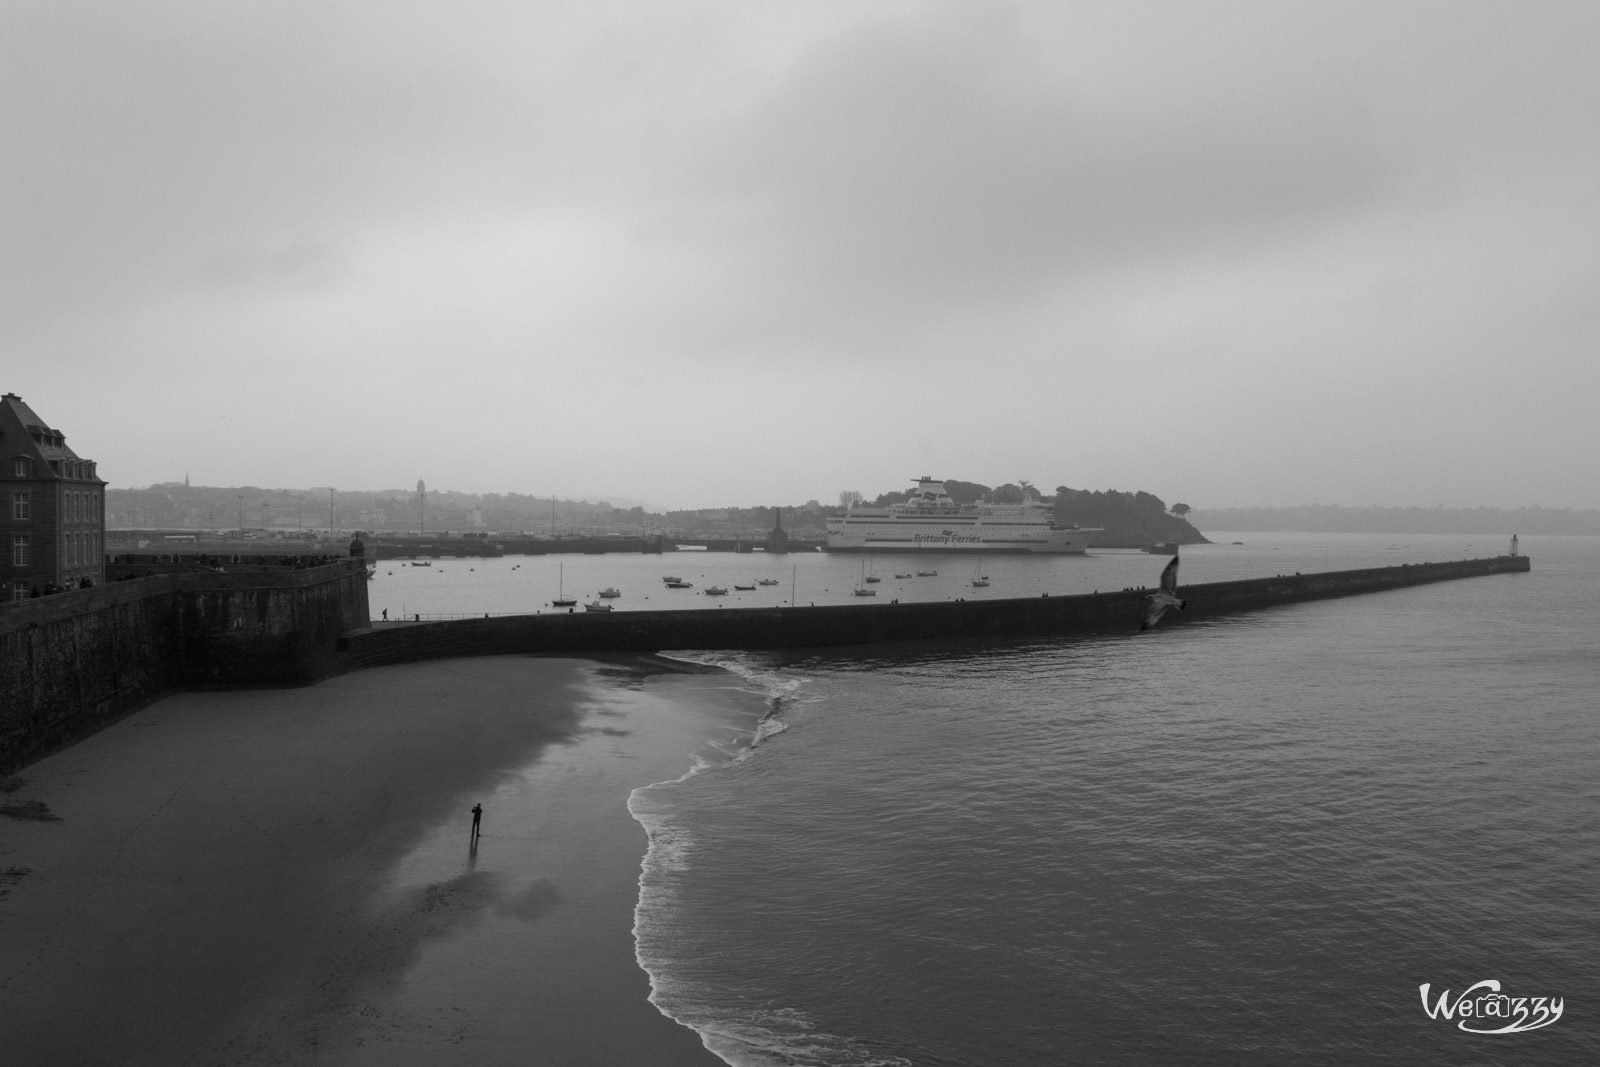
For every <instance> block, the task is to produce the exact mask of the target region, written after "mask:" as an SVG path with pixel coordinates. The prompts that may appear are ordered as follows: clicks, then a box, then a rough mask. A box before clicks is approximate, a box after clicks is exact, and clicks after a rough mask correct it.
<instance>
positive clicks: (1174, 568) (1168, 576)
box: [1161, 555, 1178, 597]
mask: <svg viewBox="0 0 1600 1067" xmlns="http://www.w3.org/2000/svg"><path fill="white" fill-rule="evenodd" d="M1161 591H1162V592H1163V593H1165V594H1167V595H1168V596H1174V597H1175V596H1177V595H1178V557H1177V556H1176V555H1174V556H1173V557H1172V562H1170V563H1168V564H1167V565H1166V566H1165V567H1163V568H1162V570H1161Z"/></svg>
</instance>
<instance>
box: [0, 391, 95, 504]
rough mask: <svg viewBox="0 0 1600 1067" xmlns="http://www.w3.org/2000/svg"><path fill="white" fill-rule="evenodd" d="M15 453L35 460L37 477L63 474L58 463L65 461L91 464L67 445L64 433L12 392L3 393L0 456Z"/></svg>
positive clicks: (4, 456)
mask: <svg viewBox="0 0 1600 1067" xmlns="http://www.w3.org/2000/svg"><path fill="white" fill-rule="evenodd" d="M19 455H20V456H28V457H30V458H32V459H35V460H37V461H38V463H37V464H36V468H35V474H36V476H37V477H41V478H49V477H52V476H55V477H66V476H67V475H66V473H65V471H64V468H63V467H62V464H64V463H66V462H69V461H70V462H80V461H81V462H83V463H85V464H91V465H92V461H90V460H84V459H83V458H82V457H81V456H79V455H78V454H77V453H76V452H74V451H73V450H72V449H70V448H68V447H67V435H66V434H64V433H62V432H61V431H60V430H54V429H51V428H50V427H49V426H47V425H46V424H45V421H44V420H43V419H41V418H40V417H39V416H38V415H36V414H35V413H34V410H33V409H32V408H30V407H29V406H28V405H27V404H26V403H25V402H24V401H23V399H22V398H21V397H20V396H18V395H17V394H16V393H6V394H5V395H3V396H0V459H4V460H5V461H6V462H9V460H10V457H12V456H19ZM90 469H92V466H91V467H90ZM0 473H5V472H0ZM91 480H94V481H99V480H100V479H99V478H98V477H93V476H91ZM102 484H104V483H102Z"/></svg>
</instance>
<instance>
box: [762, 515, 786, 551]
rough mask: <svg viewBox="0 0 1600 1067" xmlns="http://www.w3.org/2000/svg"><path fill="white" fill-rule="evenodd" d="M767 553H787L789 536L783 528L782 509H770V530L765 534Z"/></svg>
mask: <svg viewBox="0 0 1600 1067" xmlns="http://www.w3.org/2000/svg"><path fill="white" fill-rule="evenodd" d="M767 551H768V552H787V551H789V534H788V531H786V530H784V528H783V509H782V508H773V509H772V530H771V531H770V532H769V533H768V534H767Z"/></svg>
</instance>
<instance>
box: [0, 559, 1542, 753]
mask: <svg viewBox="0 0 1600 1067" xmlns="http://www.w3.org/2000/svg"><path fill="white" fill-rule="evenodd" d="M1529 567H1530V563H1529V560H1528V558H1527V557H1526V556H1496V557H1491V558H1486V559H1473V560H1456V561H1452V562H1449V563H1418V564H1407V565H1402V566H1398V567H1378V568H1372V569H1366V570H1350V571H1331V572H1326V573H1320V574H1294V575H1279V576H1276V577H1272V578H1254V579H1248V580H1244V581H1234V582H1214V583H1209V584H1200V585H1189V586H1183V587H1181V588H1180V589H1179V595H1181V596H1183V597H1185V598H1186V599H1187V600H1188V607H1187V610H1185V611H1182V612H1168V613H1167V615H1166V616H1165V617H1164V618H1163V619H1162V620H1161V627H1162V628H1168V627H1171V626H1181V625H1184V624H1186V623H1189V622H1193V621H1196V620H1200V619H1206V618H1212V617H1215V616H1219V615H1227V614H1232V613H1236V612H1242V611H1254V610H1259V609H1262V608H1271V607H1276V606H1279V605H1284V604H1293V603H1297V602H1299V601H1304V600H1317V599H1321V598H1325V597H1340V596H1353V595H1356V594H1359V593H1377V592H1383V591H1385V590H1391V589H1402V588H1405V587H1406V586H1413V585H1423V584H1426V583H1429V582H1443V581H1451V580H1454V579H1458V578H1474V577H1480V576H1484V575H1494V574H1514V573H1518V572H1523V571H1527V570H1528V569H1529ZM1145 605H1146V600H1145V593H1144V592H1143V591H1141V590H1124V591H1120V592H1114V593H1091V594H1087V595H1076V596H1060V597H1052V596H1040V597H1032V598H1024V599H1010V600H982V601H945V602H938V603H922V604H882V603H879V604H871V605H860V604H847V605H839V606H823V607H804V608H717V609H709V610H694V611H627V612H611V613H608V614H600V613H593V614H591V613H587V612H579V613H575V614H571V615H519V616H500V617H495V618H483V619H459V620H452V621H448V622H426V623H391V624H387V625H384V626H373V625H372V624H371V622H370V616H369V613H368V604H367V586H366V575H365V568H364V566H363V565H362V563H361V562H360V561H357V560H339V561H334V562H332V563H329V564H328V565H326V566H319V567H313V568H310V569H307V570H304V571H287V570H283V569H281V568H267V567H260V568H246V569H243V570H240V571H230V572H228V573H205V574H183V575H164V576H159V577H152V578H142V579H138V580H135V581H129V582H117V583H113V584H111V585H107V586H102V587H99V588H96V589H88V590H80V591H74V592H72V593H66V594H61V595H59V596H54V597H48V598H44V599H42V600H37V601H29V602H26V603H21V604H12V605H7V606H6V607H4V608H3V609H0V775H3V774H8V773H10V772H11V771H13V770H15V769H16V768H18V767H21V766H23V765H25V764H27V763H29V762H31V761H33V760H36V759H39V758H41V757H42V756H44V755H47V754H48V753H50V752H52V751H55V750H57V749H59V748H61V747H63V746H65V745H68V744H71V743H72V742H73V741H75V740H77V739H79V738H81V737H83V736H85V735H87V734H88V733H91V732H93V731H94V730H97V729H99V728H101V727H103V726H105V725H107V724H109V723H111V722H114V721H116V720H117V719H119V718H121V717H123V716H125V715H127V714H129V713H131V712H134V711H137V710H138V709H139V708H142V707H144V706H146V705H148V704H150V703H152V702H153V701H155V700H158V699H160V698H161V697H163V696H166V695H168V694H170V693H175V692H181V691H183V690H189V689H222V688H250V687H261V686H294V685H309V684H312V683H314V682H317V681H320V680H321V679H323V678H327V677H329V676H331V675H335V674H341V673H344V672H347V671H352V670H360V669H363V668H366V667H377V666H383V665H387V664H396V663H410V662H414V661H418V660H427V659H444V658H450V657H457V656H484V655H530V654H531V655H559V656H585V655H603V654H608V653H639V652H659V651H662V650H665V649H774V648H820V647H828V646H841V645H868V644H877V643H881V642H892V641H930V640H1006V639H1010V638H1019V637H1028V636H1036V635H1071V634H1090V633H1106V632H1119V631H1121V632H1127V633H1135V632H1137V631H1138V629H1139V619H1140V617H1141V615H1142V614H1143V613H1144V610H1145Z"/></svg>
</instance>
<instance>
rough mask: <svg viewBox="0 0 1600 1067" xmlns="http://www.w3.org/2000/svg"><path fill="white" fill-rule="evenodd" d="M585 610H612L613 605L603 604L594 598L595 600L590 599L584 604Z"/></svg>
mask: <svg viewBox="0 0 1600 1067" xmlns="http://www.w3.org/2000/svg"><path fill="white" fill-rule="evenodd" d="M583 610H584V611H610V610H611V605H610V604H602V603H600V601H598V600H593V601H590V602H589V603H587V604H585V605H584V606H583Z"/></svg>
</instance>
